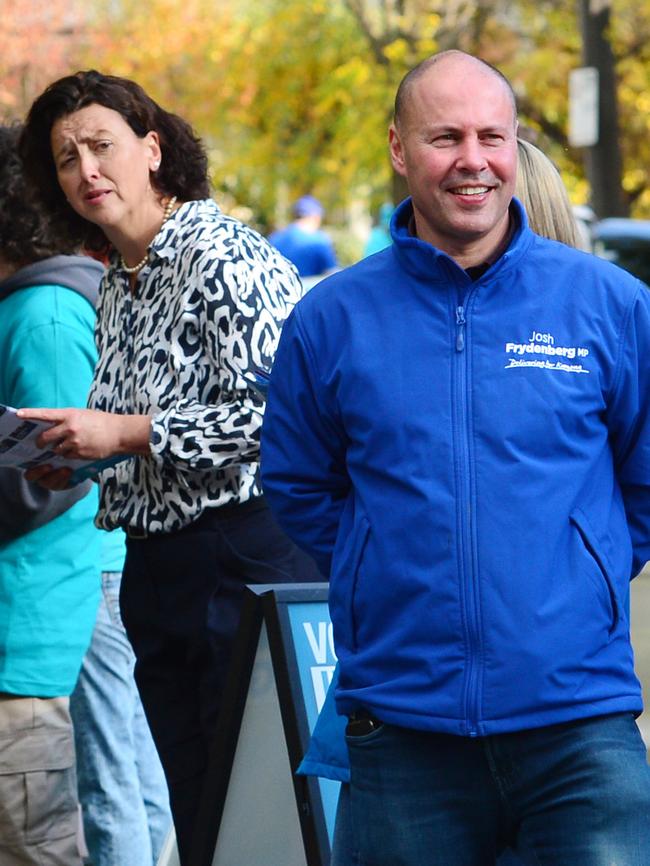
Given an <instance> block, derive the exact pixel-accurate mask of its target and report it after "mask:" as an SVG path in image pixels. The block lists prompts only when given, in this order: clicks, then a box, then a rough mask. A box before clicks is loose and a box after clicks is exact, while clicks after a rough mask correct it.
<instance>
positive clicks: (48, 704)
mask: <svg viewBox="0 0 650 866" xmlns="http://www.w3.org/2000/svg"><path fill="white" fill-rule="evenodd" d="M77 830H78V806H77V783H76V774H75V757H74V742H73V733H72V722H71V719H70V713H69V711H68V698H67V697H66V698H30V697H23V696H21V695H8V694H3V693H0V863H2V864H7V866H9V864H11V866H81V863H82V860H81V857H80V856H79V850H78V846H77Z"/></svg>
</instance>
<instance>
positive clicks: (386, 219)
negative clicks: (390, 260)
mask: <svg viewBox="0 0 650 866" xmlns="http://www.w3.org/2000/svg"><path fill="white" fill-rule="evenodd" d="M394 210H395V207H394V205H392V204H390V202H384V203H383V204H382V205H381V207H380V208H379V211H378V213H377V222H376V223H375V224H374V225H373V227H372V228H371V229H370V234H369V235H368V240H367V241H366V245H365V247H364V250H363V255H364V258H365V257H366V256H371V255H373V254H374V253H378V252H379V251H380V250H383V249H385V248H386V247H388V246H390V245H391V243H392V242H393V241H392V239H391V236H390V218H391V217H392V215H393V211H394Z"/></svg>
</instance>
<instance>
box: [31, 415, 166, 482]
mask: <svg viewBox="0 0 650 866" xmlns="http://www.w3.org/2000/svg"><path fill="white" fill-rule="evenodd" d="M18 417H19V418H24V419H25V420H28V421H47V422H49V423H51V425H52V426H51V427H50V428H49V429H48V430H45V431H44V432H43V433H41V435H40V436H39V437H38V440H37V444H38V446H39V447H41V448H49V449H50V450H51V451H53V452H54V453H55V454H56V455H57V456H60V457H65V458H67V459H69V460H104V459H105V458H107V457H113V456H114V455H116V454H148V453H149V432H150V429H151V418H150V417H149V416H148V415H115V414H113V413H111V412H100V411H98V410H97V409H19V410H18ZM61 471H67V470H61ZM30 480H36V479H30ZM53 489H59V488H53Z"/></svg>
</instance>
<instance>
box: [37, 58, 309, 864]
mask: <svg viewBox="0 0 650 866" xmlns="http://www.w3.org/2000/svg"><path fill="white" fill-rule="evenodd" d="M21 152H22V156H23V160H24V163H25V170H26V172H27V174H28V175H29V176H30V178H31V181H32V185H33V187H34V189H35V190H36V191H37V193H38V194H39V195H40V196H41V197H42V199H43V202H44V203H45V205H46V206H47V207H48V209H49V211H50V213H51V214H52V217H53V218H56V220H57V223H58V224H59V225H60V226H61V227H62V230H64V231H65V233H66V234H67V235H68V236H70V237H72V238H74V239H75V240H76V241H77V242H79V243H83V244H85V245H86V246H87V247H91V248H92V249H95V250H102V251H105V252H107V253H108V255H109V267H108V271H107V274H106V276H105V278H104V281H103V283H102V288H101V292H100V303H99V308H98V325H97V332H96V336H97V343H98V350H99V361H98V364H97V368H96V371H95V378H94V382H93V386H92V388H91V392H90V397H89V408H88V409H86V410H36V409H34V410H31V409H30V410H25V411H23V412H22V413H21V414H22V415H23V417H25V418H36V419H41V420H45V421H50V422H52V426H51V428H50V429H49V430H48V431H47V432H46V433H44V434H43V436H42V444H43V445H47V446H48V447H54V448H56V451H57V453H58V454H61V455H64V456H68V457H75V458H84V459H90V460H94V459H97V460H105V459H110V460H114V461H116V462H113V463H112V464H111V465H110V466H108V467H106V468H104V469H103V470H102V471H101V472H100V476H99V481H100V508H99V513H98V516H97V524H98V525H99V526H100V527H103V528H104V529H107V530H111V529H114V528H116V527H123V528H124V530H125V531H126V534H127V558H126V564H125V568H124V575H123V580H122V589H121V597H120V602H121V608H122V615H123V619H124V623H125V625H126V629H127V633H128V635H129V638H130V640H131V642H132V644H133V647H134V650H135V654H136V659H137V662H136V680H137V683H138V687H139V689H140V693H141V696H142V700H143V704H144V706H145V710H146V712H147V716H148V719H149V722H150V725H151V728H152V733H153V735H154V739H155V741H156V745H157V748H158V750H159V753H160V756H161V759H162V763H163V767H164V769H165V774H166V777H167V781H168V784H169V788H170V797H171V805H172V812H173V816H174V823H175V826H176V834H177V838H178V845H179V852H180V856H181V862H182V863H185V862H187V858H188V856H189V850H190V843H191V838H192V830H193V825H194V820H195V816H196V812H197V808H198V803H199V800H200V796H201V788H202V784H203V776H204V773H205V768H206V764H207V754H208V744H209V740H210V736H211V733H212V731H213V729H214V723H215V719H216V715H217V712H218V709H219V699H220V695H221V689H222V684H223V679H224V676H225V673H226V670H227V665H228V661H229V656H230V651H231V645H232V639H233V636H234V632H235V629H236V626H237V622H238V617H239V607H240V603H241V598H242V595H243V587H244V585H245V584H246V583H254V582H264V583H269V582H278V581H291V580H294V579H297V580H312V579H319V575H318V572H317V571H316V569H315V566H314V565H313V563H312V562H311V560H308V559H307V558H306V557H304V556H303V555H302V554H300V553H299V552H298V551H297V549H296V548H295V547H294V546H293V545H292V544H291V543H290V542H289V541H288V540H287V539H286V537H285V536H284V535H283V534H282V533H281V531H280V530H279V529H278V527H277V525H276V524H275V523H274V521H273V519H272V518H271V516H270V513H269V511H268V509H267V507H266V505H265V503H264V501H263V498H262V491H261V487H260V481H259V464H258V459H259V457H258V455H259V438H260V428H261V423H262V413H263V402H262V400H261V398H260V397H259V395H258V393H257V392H256V390H255V388H254V387H253V386H254V381H255V377H254V370H255V368H257V367H266V368H268V367H270V365H271V362H272V359H273V354H274V351H275V347H276V344H277V340H278V337H279V332H280V328H281V325H282V323H283V321H284V319H285V318H286V316H287V315H288V313H289V311H290V309H291V308H292V306H293V304H294V303H295V302H296V301H297V300H298V298H299V296H300V294H301V287H300V283H299V281H298V279H297V276H296V273H295V270H294V269H293V267H292V266H291V265H290V264H289V263H288V262H287V261H286V260H285V259H283V258H282V256H281V255H280V254H279V253H277V252H276V251H275V250H274V249H273V248H272V247H271V246H269V244H268V243H267V242H266V241H265V240H264V239H263V238H262V237H261V236H260V235H258V234H257V233H256V232H254V231H253V230H252V229H250V228H249V227H247V226H245V225H243V224H242V223H240V222H238V221H237V220H235V219H233V218H231V217H228V216H225V215H224V214H223V213H222V212H221V211H220V210H219V208H218V207H217V205H216V204H215V203H214V202H213V201H212V200H210V199H208V198H207V196H208V180H207V162H206V158H205V153H204V150H203V147H202V145H201V143H200V142H199V141H198V139H197V138H196V136H195V135H194V134H193V132H192V130H191V129H190V127H189V126H188V125H187V123H185V121H183V120H181V119H180V118H178V117H176V116H175V115H173V114H170V113H169V112H167V111H165V110H164V109H162V108H161V107H160V106H159V105H157V104H156V103H155V102H154V101H153V100H152V99H151V98H150V97H149V96H148V95H147V94H146V93H145V92H144V91H143V90H142V88H141V87H139V86H138V85H137V84H135V83H134V82H132V81H128V80H126V79H122V78H116V77H114V76H109V75H102V74H101V73H99V72H95V71H89V72H79V73H77V74H75V75H71V76H68V77H66V78H63V79H61V80H60V81H56V82H54V83H53V84H51V85H50V86H49V87H48V88H47V89H46V90H45V91H44V93H43V94H42V95H41V96H39V97H38V99H36V101H35V102H34V104H33V105H32V107H31V109H30V112H29V114H28V117H27V121H26V126H25V131H24V134H23V137H22V143H21ZM127 456H128V459H123V458H125V457H127ZM31 477H33V478H36V477H38V478H39V479H40V480H41V482H42V483H43V484H45V485H46V486H49V487H51V488H61V487H64V486H65V485H67V483H68V482H69V472H68V470H58V471H54V472H52V471H48V470H47V469H44V470H40V469H39V470H34V474H33V475H32V476H31Z"/></svg>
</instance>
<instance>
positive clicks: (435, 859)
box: [347, 714, 650, 866]
mask: <svg viewBox="0 0 650 866" xmlns="http://www.w3.org/2000/svg"><path fill="white" fill-rule="evenodd" d="M347 742H348V748H349V751H350V765H351V773H352V781H351V801H352V819H353V823H354V826H355V830H356V833H357V840H356V841H357V844H358V846H359V849H360V854H361V863H362V864H363V866H494V863H495V861H496V858H497V856H498V854H499V852H500V851H501V850H502V849H503V848H504V847H505V846H506V845H508V844H511V845H512V846H513V847H515V848H516V849H517V851H518V854H519V855H520V857H521V858H522V860H523V861H524V862H525V863H527V864H531V866H648V864H650V769H649V768H648V765H647V763H646V751H645V746H644V744H643V741H642V739H641V736H640V734H639V731H638V728H637V726H636V724H635V721H634V718H633V716H632V715H631V714H621V715H614V716H601V717H597V718H593V719H582V720H580V721H576V722H571V723H567V724H562V725H553V726H551V727H546V728H540V729H536V730H530V731H523V732H518V733H514V734H502V735H499V736H491V737H484V738H478V739H466V738H463V737H455V736H451V735H446V734H431V733H424V732H420V731H412V730H406V729H404V728H397V727H394V726H392V725H382V726H381V727H380V728H379V729H377V730H375V731H373V732H372V733H370V734H367V735H365V736H362V737H347Z"/></svg>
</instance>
